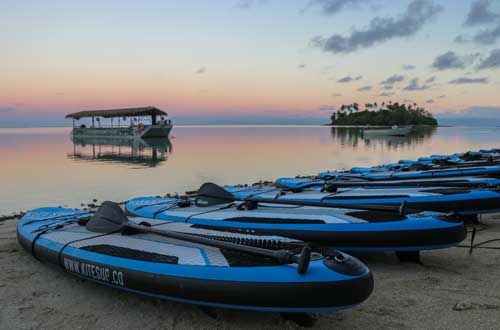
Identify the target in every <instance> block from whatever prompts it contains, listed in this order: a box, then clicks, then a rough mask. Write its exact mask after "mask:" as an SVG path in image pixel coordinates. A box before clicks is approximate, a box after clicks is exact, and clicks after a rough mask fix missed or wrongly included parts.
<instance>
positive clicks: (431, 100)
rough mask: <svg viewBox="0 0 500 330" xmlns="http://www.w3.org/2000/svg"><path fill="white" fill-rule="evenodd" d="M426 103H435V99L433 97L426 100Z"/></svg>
mask: <svg viewBox="0 0 500 330" xmlns="http://www.w3.org/2000/svg"><path fill="white" fill-rule="evenodd" d="M425 103H427V104H431V103H434V100H433V99H428V100H427V101H425Z"/></svg>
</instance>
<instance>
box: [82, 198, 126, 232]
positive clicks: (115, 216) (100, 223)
mask: <svg viewBox="0 0 500 330" xmlns="http://www.w3.org/2000/svg"><path fill="white" fill-rule="evenodd" d="M127 223H128V218H127V216H126V215H125V212H123V210H122V208H121V207H120V206H119V205H118V204H116V203H114V202H110V201H106V202H104V203H102V204H101V206H99V208H98V209H97V211H96V213H94V215H93V216H92V217H91V218H90V220H89V222H87V225H86V226H85V227H86V228H87V230H89V231H92V232H96V233H110V232H114V231H120V230H122V229H123V228H124V227H125V226H126V225H127Z"/></svg>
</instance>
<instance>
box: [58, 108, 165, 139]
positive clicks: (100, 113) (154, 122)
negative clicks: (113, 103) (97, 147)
mask: <svg viewBox="0 0 500 330" xmlns="http://www.w3.org/2000/svg"><path fill="white" fill-rule="evenodd" d="M158 116H159V117H160V119H159V120H158V118H157V117H158ZM167 116H168V114H167V113H166V112H164V111H162V110H160V109H158V108H155V107H151V106H149V107H141V108H124V109H108V110H91V111H80V112H75V113H70V114H68V115H66V118H71V119H73V130H72V131H71V134H72V136H73V138H74V137H82V136H87V137H89V136H90V137H108V138H110V137H116V138H122V139H123V138H140V139H148V138H166V137H168V134H169V133H170V131H171V130H172V122H171V121H170V120H168V119H165V118H166V117H167ZM143 117H146V118H150V122H149V123H147V122H146V120H144V121H143V120H142V118H143ZM82 118H91V120H92V122H91V126H90V127H87V125H85V124H81V125H77V123H76V122H75V121H79V120H80V119H82ZM100 118H109V119H110V120H111V125H109V126H104V125H101V120H100ZM113 119H117V122H116V123H115V125H113ZM127 120H129V121H130V123H129V124H127ZM96 121H97V125H96ZM122 124H124V125H122Z"/></svg>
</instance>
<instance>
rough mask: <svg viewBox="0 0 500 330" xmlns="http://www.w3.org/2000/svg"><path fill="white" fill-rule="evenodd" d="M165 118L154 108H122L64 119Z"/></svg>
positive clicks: (71, 114)
mask: <svg viewBox="0 0 500 330" xmlns="http://www.w3.org/2000/svg"><path fill="white" fill-rule="evenodd" d="M155 115H156V116H167V113H166V112H164V111H162V110H160V109H158V108H155V107H141V108H124V109H107V110H90V111H79V112H75V113H70V114H68V115H66V118H73V119H80V118H85V117H104V118H117V117H132V116H155Z"/></svg>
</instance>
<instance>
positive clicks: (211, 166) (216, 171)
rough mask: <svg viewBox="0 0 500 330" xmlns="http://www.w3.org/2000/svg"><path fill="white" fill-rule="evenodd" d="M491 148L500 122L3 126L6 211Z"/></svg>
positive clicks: (1, 181) (0, 200)
mask: <svg viewBox="0 0 500 330" xmlns="http://www.w3.org/2000/svg"><path fill="white" fill-rule="evenodd" d="M491 147H500V131H499V130H498V128H494V127H439V128H437V129H430V130H425V131H420V132H417V133H416V134H414V135H412V136H410V137H363V135H362V133H361V131H360V130H359V129H357V128H332V127H327V126H176V127H174V129H173V130H172V133H171V138H170V140H169V141H167V140H153V141H144V140H138V141H132V142H131V141H127V140H121V141H120V140H118V141H117V140H113V139H111V140H109V139H108V140H106V139H93V140H88V139H84V140H82V139H80V140H74V141H73V140H72V139H71V136H70V128H22V129H21V128H6V129H0V215H1V214H9V213H11V212H15V211H20V210H29V209H32V208H35V207H42V206H70V207H77V206H80V204H81V203H88V202H91V201H92V200H93V199H97V200H98V201H99V202H102V201H104V200H114V201H122V200H126V199H129V198H132V197H134V196H140V195H161V194H166V193H175V192H177V193H183V192H185V191H187V190H194V189H197V188H198V187H199V186H200V185H201V184H202V183H204V182H209V181H210V182H216V183H219V184H238V183H253V182H256V181H259V180H275V179H276V178H279V177H283V176H295V175H298V174H316V173H318V172H320V171H325V170H333V169H348V168H350V167H352V166H371V165H378V164H383V163H390V162H395V161H398V160H399V159H416V158H418V157H420V156H428V155H431V154H449V153H454V152H462V151H466V150H477V149H481V148H491Z"/></svg>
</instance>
